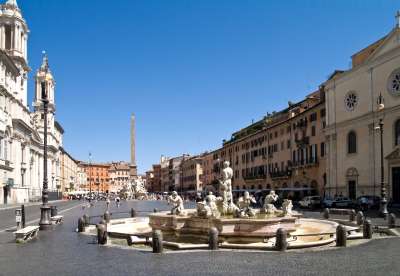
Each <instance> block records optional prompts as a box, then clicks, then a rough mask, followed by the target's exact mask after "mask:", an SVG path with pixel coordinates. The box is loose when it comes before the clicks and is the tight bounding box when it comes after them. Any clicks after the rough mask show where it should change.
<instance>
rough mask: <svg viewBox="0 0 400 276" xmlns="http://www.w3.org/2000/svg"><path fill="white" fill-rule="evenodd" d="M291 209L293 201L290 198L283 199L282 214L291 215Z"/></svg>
mask: <svg viewBox="0 0 400 276" xmlns="http://www.w3.org/2000/svg"><path fill="white" fill-rule="evenodd" d="M292 209H293V203H292V201H291V200H290V199H285V200H284V201H283V204H282V210H283V215H284V216H291V215H292Z"/></svg>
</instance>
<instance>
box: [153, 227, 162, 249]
mask: <svg viewBox="0 0 400 276" xmlns="http://www.w3.org/2000/svg"><path fill="white" fill-rule="evenodd" d="M163 249H164V248H163V235H162V232H161V230H155V231H153V253H162V252H163Z"/></svg>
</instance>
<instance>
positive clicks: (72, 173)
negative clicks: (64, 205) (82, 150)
mask: <svg viewBox="0 0 400 276" xmlns="http://www.w3.org/2000/svg"><path fill="white" fill-rule="evenodd" d="M60 152H61V154H60V160H61V175H60V180H59V182H58V183H59V186H57V188H58V189H59V190H60V191H61V192H62V193H68V192H72V191H75V190H76V189H77V187H78V161H76V160H75V159H74V158H73V157H72V156H71V155H70V154H69V153H68V152H67V151H66V150H65V149H64V148H62V147H60Z"/></svg>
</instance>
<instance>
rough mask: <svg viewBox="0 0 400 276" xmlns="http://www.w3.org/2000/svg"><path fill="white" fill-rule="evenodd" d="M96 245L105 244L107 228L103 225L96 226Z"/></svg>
mask: <svg viewBox="0 0 400 276" xmlns="http://www.w3.org/2000/svg"><path fill="white" fill-rule="evenodd" d="M97 243H98V244H103V245H104V244H106V243H107V226H106V225H105V224H100V223H99V224H97Z"/></svg>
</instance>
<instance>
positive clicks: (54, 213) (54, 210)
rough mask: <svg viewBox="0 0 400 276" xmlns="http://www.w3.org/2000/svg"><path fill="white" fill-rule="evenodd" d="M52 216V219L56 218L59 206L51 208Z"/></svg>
mask: <svg viewBox="0 0 400 276" xmlns="http://www.w3.org/2000/svg"><path fill="white" fill-rule="evenodd" d="M50 215H51V216H52V217H55V216H57V215H58V210H57V206H54V205H53V206H50Z"/></svg>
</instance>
